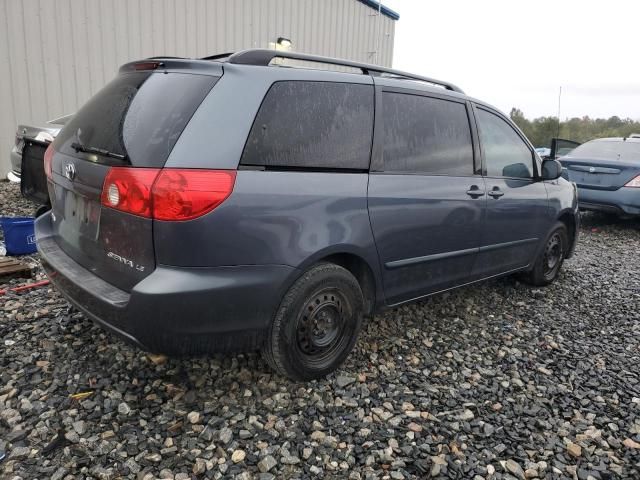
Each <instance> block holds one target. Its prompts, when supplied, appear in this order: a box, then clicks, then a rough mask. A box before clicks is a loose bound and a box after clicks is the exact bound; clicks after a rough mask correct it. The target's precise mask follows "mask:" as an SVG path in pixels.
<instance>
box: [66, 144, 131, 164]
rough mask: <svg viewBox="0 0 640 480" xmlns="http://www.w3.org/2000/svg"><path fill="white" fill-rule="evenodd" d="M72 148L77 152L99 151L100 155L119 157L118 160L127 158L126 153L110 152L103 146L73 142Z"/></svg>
mask: <svg viewBox="0 0 640 480" xmlns="http://www.w3.org/2000/svg"><path fill="white" fill-rule="evenodd" d="M71 148H73V149H74V150H75V151H76V152H85V153H97V154H98V155H102V156H103V157H110V158H117V159H118V160H123V161H124V160H126V159H127V156H126V155H122V154H120V153H114V152H110V151H109V150H105V149H103V148H98V147H87V146H85V145H81V144H80V143H72V144H71Z"/></svg>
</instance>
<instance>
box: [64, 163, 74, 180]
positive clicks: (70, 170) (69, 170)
mask: <svg viewBox="0 0 640 480" xmlns="http://www.w3.org/2000/svg"><path fill="white" fill-rule="evenodd" d="M64 176H65V177H67V178H68V179H69V180H71V181H73V179H74V178H76V166H75V165H74V164H73V163H67V164H66V165H65V166H64Z"/></svg>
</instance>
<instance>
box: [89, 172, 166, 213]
mask: <svg viewBox="0 0 640 480" xmlns="http://www.w3.org/2000/svg"><path fill="white" fill-rule="evenodd" d="M159 171H160V170H158V169H157V168H129V167H112V168H111V169H110V170H109V172H108V173H107V176H106V177H105V179H104V185H103V187H102V205H104V206H106V207H110V208H115V209H116V210H121V211H123V212H127V213H132V214H134V215H139V216H141V217H148V218H151V216H152V208H151V203H152V202H151V187H152V186H153V182H154V180H155V179H156V177H157V176H158V172H159Z"/></svg>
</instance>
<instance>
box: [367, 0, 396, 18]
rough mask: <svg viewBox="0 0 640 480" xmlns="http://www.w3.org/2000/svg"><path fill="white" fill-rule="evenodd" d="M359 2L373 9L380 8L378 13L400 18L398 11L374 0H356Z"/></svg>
mask: <svg viewBox="0 0 640 480" xmlns="http://www.w3.org/2000/svg"><path fill="white" fill-rule="evenodd" d="M358 1H359V2H361V3H364V4H365V5H366V6H368V7H371V8H373V9H374V10H378V8H380V13H382V14H383V15H386V16H387V17H389V18H390V19H392V20H398V19H400V14H399V13H398V12H394V11H393V10H391V9H390V8H389V7H385V6H384V5H382V4H379V3H378V2H376V1H375V0H358Z"/></svg>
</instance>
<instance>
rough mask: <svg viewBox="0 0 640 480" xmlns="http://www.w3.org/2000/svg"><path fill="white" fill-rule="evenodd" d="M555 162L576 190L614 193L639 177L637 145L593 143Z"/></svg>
mask: <svg viewBox="0 0 640 480" xmlns="http://www.w3.org/2000/svg"><path fill="white" fill-rule="evenodd" d="M559 160H560V162H562V166H563V167H565V168H566V169H567V173H568V177H569V178H568V179H569V180H570V181H572V182H575V183H576V184H577V185H578V187H580V188H590V189H594V190H617V189H619V188H620V187H623V186H625V185H626V184H627V183H628V182H629V181H631V180H632V179H633V178H635V177H636V176H637V175H639V174H640V142H638V141H633V140H627V141H623V140H622V139H610V140H609V139H607V140H594V141H591V142H587V143H585V144H583V145H581V146H579V147H577V148H576V149H575V150H573V151H572V152H571V153H570V154H569V155H567V156H565V157H562V158H560V159H559Z"/></svg>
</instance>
